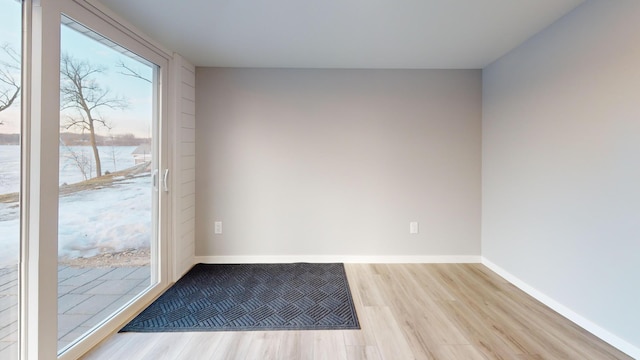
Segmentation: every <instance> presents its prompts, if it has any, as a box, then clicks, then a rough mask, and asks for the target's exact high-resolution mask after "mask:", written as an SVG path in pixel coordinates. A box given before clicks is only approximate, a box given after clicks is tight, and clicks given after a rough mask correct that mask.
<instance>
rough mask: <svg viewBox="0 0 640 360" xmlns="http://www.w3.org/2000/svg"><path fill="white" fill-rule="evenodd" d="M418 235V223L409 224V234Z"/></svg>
mask: <svg viewBox="0 0 640 360" xmlns="http://www.w3.org/2000/svg"><path fill="white" fill-rule="evenodd" d="M417 233H418V222H417V221H412V222H410V223H409V234H417Z"/></svg>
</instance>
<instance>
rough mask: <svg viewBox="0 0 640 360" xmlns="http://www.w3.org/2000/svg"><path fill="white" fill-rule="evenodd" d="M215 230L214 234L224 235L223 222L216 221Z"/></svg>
mask: <svg viewBox="0 0 640 360" xmlns="http://www.w3.org/2000/svg"><path fill="white" fill-rule="evenodd" d="M213 227H214V230H213V232H214V233H216V234H222V221H216V222H215V223H214V224H213Z"/></svg>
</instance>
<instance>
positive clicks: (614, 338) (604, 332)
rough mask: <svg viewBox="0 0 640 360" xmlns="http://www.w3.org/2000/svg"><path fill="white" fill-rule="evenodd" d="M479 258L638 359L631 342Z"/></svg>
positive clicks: (495, 270) (583, 326)
mask: <svg viewBox="0 0 640 360" xmlns="http://www.w3.org/2000/svg"><path fill="white" fill-rule="evenodd" d="M481 259H482V264H483V265H484V266H486V267H488V268H489V269H491V270H492V271H493V272H495V273H496V274H498V275H500V276H502V277H503V278H504V279H505V280H507V281H508V282H510V283H511V284H513V285H515V286H516V287H518V288H519V289H520V290H522V291H524V292H526V293H527V294H529V295H531V296H532V297H534V298H535V299H536V300H538V301H540V302H541V303H543V304H545V305H547V306H548V307H550V308H551V309H553V310H554V311H556V312H557V313H559V314H560V315H562V316H564V317H565V318H567V319H569V320H571V321H572V322H574V323H575V324H577V325H578V326H580V327H582V328H583V329H585V330H587V331H588V332H590V333H592V334H593V335H595V336H597V337H599V338H600V339H602V340H603V341H605V342H607V343H608V344H610V345H611V346H613V347H615V348H616V349H618V350H620V351H622V352H624V353H625V354H627V355H629V356H631V357H633V358H634V359H640V349H639V348H638V347H636V346H634V345H632V344H629V343H628V342H627V341H625V340H622V339H621V338H619V337H618V336H616V335H614V334H612V333H611V332H609V331H607V330H605V329H603V328H602V327H600V326H599V325H597V324H595V323H594V322H592V321H591V320H589V319H587V318H585V317H583V316H582V315H580V314H578V313H576V312H574V311H573V310H571V309H569V308H568V307H566V306H564V305H562V304H561V303H559V302H557V301H556V300H554V299H553V298H551V297H549V296H547V295H545V294H544V293H542V292H541V291H538V290H537V289H535V288H534V287H532V286H530V285H529V284H527V283H525V282H524V281H522V280H520V279H519V278H517V277H516V276H514V275H512V274H511V273H509V272H508V271H506V270H504V269H502V268H501V267H499V266H498V265H496V264H494V263H492V262H491V261H489V260H487V259H486V258H484V257H482V258H481Z"/></svg>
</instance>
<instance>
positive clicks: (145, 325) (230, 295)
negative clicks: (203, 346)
mask: <svg viewBox="0 0 640 360" xmlns="http://www.w3.org/2000/svg"><path fill="white" fill-rule="evenodd" d="M359 328H360V325H359V323H358V317H357V314H356V311H355V308H354V306H353V300H352V298H351V292H350V291H349V284H348V283H347V277H346V275H345V271H344V266H343V264H309V263H295V264H233V265H228V264H224V265H222V264H220V265H219V264H197V265H196V266H194V267H193V268H192V269H191V270H190V271H189V272H188V273H186V274H185V275H184V276H183V277H182V278H181V279H180V280H178V281H177V282H176V283H175V284H174V285H173V286H172V287H171V288H169V289H168V290H167V291H166V292H165V293H164V294H162V295H161V296H160V297H159V298H158V299H157V300H156V301H154V302H153V303H152V304H151V305H150V306H149V307H147V308H146V309H145V310H144V311H143V312H142V313H140V314H139V315H138V316H137V317H136V318H134V319H133V320H132V321H131V322H130V323H129V324H127V325H126V326H125V327H124V328H123V329H122V330H120V332H128V331H131V332H175V331H251V330H261V331H264V330H330V329H341V330H342V329H359Z"/></svg>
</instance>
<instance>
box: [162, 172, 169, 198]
mask: <svg viewBox="0 0 640 360" xmlns="http://www.w3.org/2000/svg"><path fill="white" fill-rule="evenodd" d="M162 187H163V189H164V192H169V169H164V176H163V177H162Z"/></svg>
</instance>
